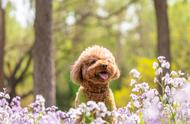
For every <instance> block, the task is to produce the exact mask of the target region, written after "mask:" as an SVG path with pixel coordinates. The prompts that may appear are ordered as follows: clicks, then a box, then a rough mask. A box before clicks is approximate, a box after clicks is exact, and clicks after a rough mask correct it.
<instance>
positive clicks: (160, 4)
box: [154, 0, 171, 62]
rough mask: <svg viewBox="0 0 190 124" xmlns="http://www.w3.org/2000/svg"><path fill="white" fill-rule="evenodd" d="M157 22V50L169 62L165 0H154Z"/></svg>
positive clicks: (168, 37) (168, 34) (168, 35)
mask: <svg viewBox="0 0 190 124" xmlns="http://www.w3.org/2000/svg"><path fill="white" fill-rule="evenodd" d="M154 7H155V13H156V23H157V50H158V51H157V52H158V56H165V57H166V59H167V60H168V61H169V62H171V56H170V30H169V22H168V15H167V0H154Z"/></svg>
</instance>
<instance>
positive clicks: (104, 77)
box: [99, 73, 108, 80]
mask: <svg viewBox="0 0 190 124" xmlns="http://www.w3.org/2000/svg"><path fill="white" fill-rule="evenodd" d="M99 75H100V77H101V78H102V79H104V80H106V79H108V74H106V73H99Z"/></svg>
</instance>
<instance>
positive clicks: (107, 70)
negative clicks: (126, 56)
mask: <svg viewBox="0 0 190 124" xmlns="http://www.w3.org/2000/svg"><path fill="white" fill-rule="evenodd" d="M119 76H120V71H119V68H118V66H117V64H116V62H115V58H114V56H113V55H112V53H111V52H110V51H109V50H108V49H107V48H104V47H102V46H98V45H94V46H92V47H88V48H86V49H85V50H84V51H83V52H82V53H81V54H80V56H79V58H78V59H77V60H76V61H75V63H74V64H73V65H72V68H71V79H72V81H73V82H75V83H76V84H79V85H80V88H79V90H78V92H77V95H76V98H75V106H76V107H77V106H78V105H79V104H81V103H86V102H87V101H95V102H104V103H105V105H106V107H107V108H108V110H110V111H112V110H115V109H116V105H115V100H114V96H113V92H112V90H111V89H110V88H109V82H110V81H111V80H115V79H117V78H119Z"/></svg>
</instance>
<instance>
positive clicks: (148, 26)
mask: <svg viewBox="0 0 190 124" xmlns="http://www.w3.org/2000/svg"><path fill="white" fill-rule="evenodd" d="M0 6H1V8H0V87H1V88H3V87H6V88H7V90H8V92H9V93H10V94H11V96H16V95H19V96H21V98H22V105H23V106H26V105H28V104H29V103H31V102H32V101H33V96H34V94H43V95H44V96H45V98H46V100H47V105H52V104H55V103H56V105H57V106H58V107H59V108H60V109H62V110H68V109H69V108H70V107H71V106H73V105H74V98H75V94H76V92H77V89H78V86H77V85H75V84H74V83H72V81H71V79H70V66H71V65H72V64H73V63H74V61H75V60H76V59H77V58H78V56H79V55H80V53H81V52H82V51H83V50H84V49H85V48H86V47H89V46H92V45H94V44H97V45H102V46H104V47H106V48H108V49H109V50H110V51H111V52H112V53H113V54H114V56H115V58H116V61H117V64H118V66H119V68H120V71H121V77H120V78H119V79H118V80H116V81H113V82H112V83H111V87H112V89H113V91H114V95H115V100H116V104H117V106H118V107H121V106H125V105H126V103H127V102H128V100H129V93H130V86H129V84H130V76H129V71H130V70H131V69H132V68H136V69H137V70H139V71H140V72H141V74H142V78H141V79H142V80H143V81H146V82H149V84H150V85H151V86H154V83H153V78H154V70H153V69H152V63H153V62H154V61H156V58H157V56H158V55H164V56H166V57H167V59H168V60H169V61H170V62H171V63H172V69H174V70H178V69H180V70H182V71H184V72H186V73H189V72H190V49H189V47H190V13H189V12H190V0H168V1H167V0H163V1H162V0H36V1H35V0H1V1H0Z"/></svg>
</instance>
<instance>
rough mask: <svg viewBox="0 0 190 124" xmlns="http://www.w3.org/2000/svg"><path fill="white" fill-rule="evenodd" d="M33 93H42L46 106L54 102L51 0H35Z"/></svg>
mask: <svg viewBox="0 0 190 124" xmlns="http://www.w3.org/2000/svg"><path fill="white" fill-rule="evenodd" d="M35 2H36V3H35V4H36V6H35V7H36V17H35V24H34V28H35V43H34V50H33V59H34V94H35V95H36V94H42V95H43V96H44V98H45V99H46V106H51V105H54V104H55V73H54V72H55V67H54V61H53V43H52V0H36V1H35Z"/></svg>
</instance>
